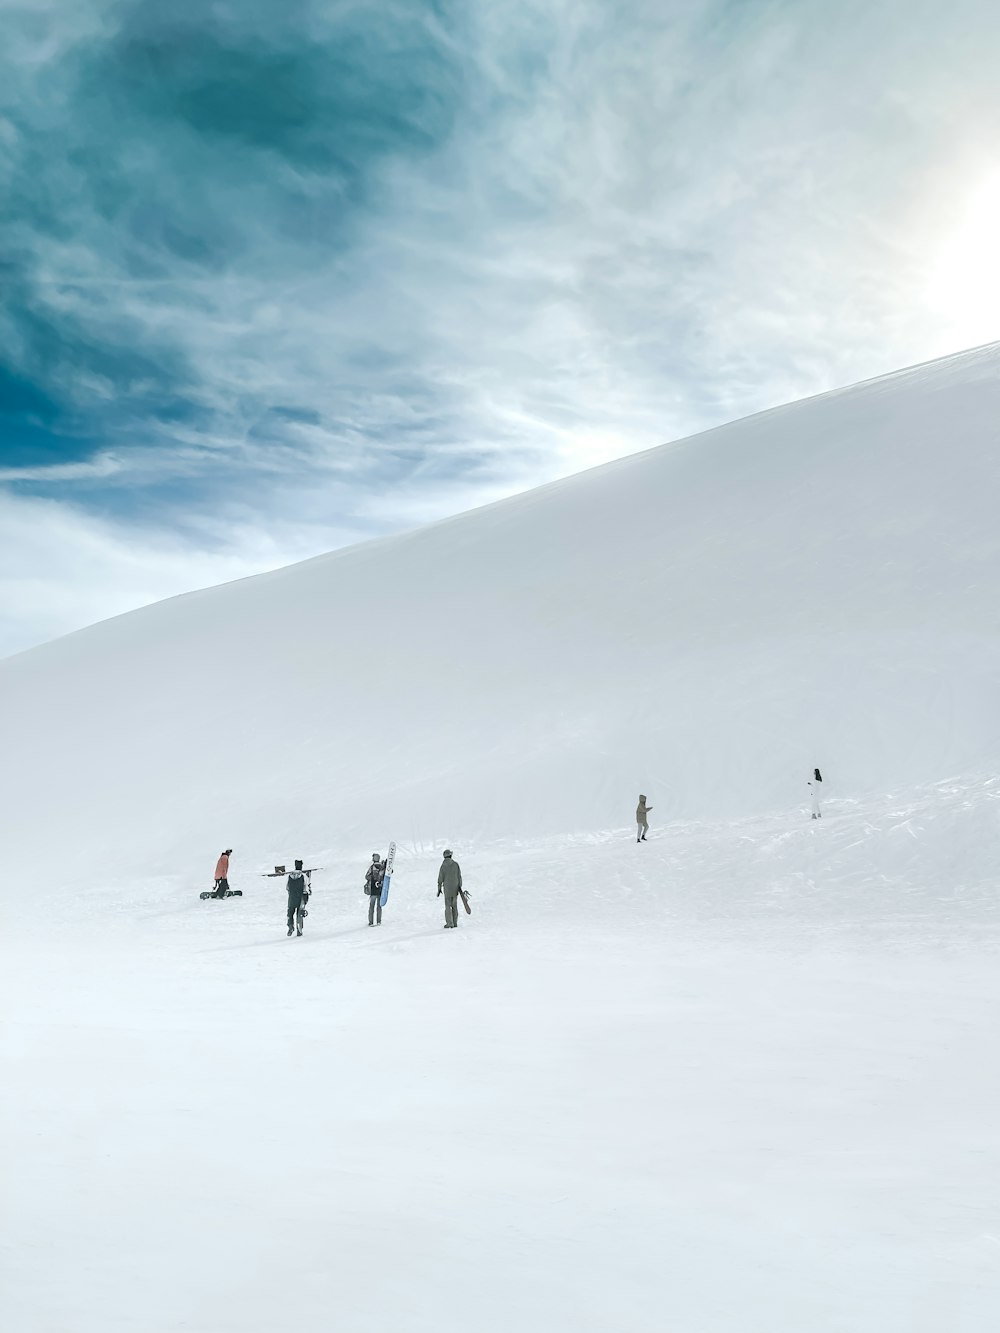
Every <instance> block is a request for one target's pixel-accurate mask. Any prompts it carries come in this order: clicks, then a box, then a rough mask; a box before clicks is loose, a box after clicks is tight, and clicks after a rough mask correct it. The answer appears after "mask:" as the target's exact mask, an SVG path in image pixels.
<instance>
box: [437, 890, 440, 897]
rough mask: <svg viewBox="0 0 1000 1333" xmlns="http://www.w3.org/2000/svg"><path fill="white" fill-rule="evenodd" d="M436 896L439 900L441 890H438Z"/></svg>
mask: <svg viewBox="0 0 1000 1333" xmlns="http://www.w3.org/2000/svg"><path fill="white" fill-rule="evenodd" d="M437 896H438V897H439V898H440V897H441V890H440V889H438V893H437Z"/></svg>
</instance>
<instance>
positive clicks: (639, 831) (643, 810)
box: [635, 796, 653, 842]
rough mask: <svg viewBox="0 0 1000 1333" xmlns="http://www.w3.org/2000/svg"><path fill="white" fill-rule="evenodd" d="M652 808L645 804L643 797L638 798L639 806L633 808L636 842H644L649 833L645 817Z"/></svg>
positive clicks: (647, 821)
mask: <svg viewBox="0 0 1000 1333" xmlns="http://www.w3.org/2000/svg"><path fill="white" fill-rule="evenodd" d="M652 808H653V807H652V806H651V805H647V804H646V798H645V796H640V797H639V804H638V805H637V806H636V808H635V827H636V839H635V840H636V842H645V841H646V834H647V833H648V832H649V820H648V819H647V818H646V816H647V814H648V813H649V811H650V810H652Z"/></svg>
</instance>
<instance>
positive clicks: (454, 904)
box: [444, 889, 458, 926]
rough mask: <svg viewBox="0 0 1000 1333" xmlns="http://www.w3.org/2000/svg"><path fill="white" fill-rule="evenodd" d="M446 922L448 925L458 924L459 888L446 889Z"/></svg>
mask: <svg viewBox="0 0 1000 1333" xmlns="http://www.w3.org/2000/svg"><path fill="white" fill-rule="evenodd" d="M444 924H445V925H446V926H457V925H458V889H445V891H444Z"/></svg>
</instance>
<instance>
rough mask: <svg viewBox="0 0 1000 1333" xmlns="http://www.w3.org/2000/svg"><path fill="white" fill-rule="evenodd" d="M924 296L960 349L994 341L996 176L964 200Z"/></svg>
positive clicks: (998, 310) (998, 262)
mask: <svg viewBox="0 0 1000 1333" xmlns="http://www.w3.org/2000/svg"><path fill="white" fill-rule="evenodd" d="M926 294H927V300H928V303H929V304H930V306H931V307H932V309H933V310H934V311H935V312H936V313H937V314H938V315H940V316H941V317H942V318H943V319H944V320H946V321H947V322H948V323H949V324H950V325H951V328H952V331H953V333H954V335H955V336H956V337H957V339H958V341H959V343H960V344H961V345H962V346H965V347H972V346H974V345H976V344H977V343H984V342H990V341H992V340H993V339H996V338H1000V173H997V174H995V175H993V176H990V177H988V178H987V179H986V180H985V181H983V182H982V183H981V184H980V185H979V187H978V188H977V189H976V190H975V191H974V192H973V194H972V195H971V196H970V197H969V200H968V203H967V204H966V207H965V210H964V212H963V214H962V215H961V217H960V220H959V223H958V225H957V226H956V227H955V229H954V231H952V232H951V234H950V235H949V236H948V238H947V239H946V241H945V243H944V244H943V245H942V247H941V249H940V251H939V252H938V254H937V257H936V259H935V260H934V263H933V266H932V268H931V272H930V276H929V280H928V284H927V293H926Z"/></svg>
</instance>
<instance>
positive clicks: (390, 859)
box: [378, 842, 396, 907]
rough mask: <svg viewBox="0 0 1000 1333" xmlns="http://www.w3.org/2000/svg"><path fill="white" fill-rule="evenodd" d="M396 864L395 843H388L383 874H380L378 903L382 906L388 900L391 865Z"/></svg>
mask: <svg viewBox="0 0 1000 1333" xmlns="http://www.w3.org/2000/svg"><path fill="white" fill-rule="evenodd" d="M395 864H396V844H395V843H394V842H390V843H389V852H388V855H387V856H386V858H385V874H384V875H383V876H382V892H381V894H380V895H379V900H378V905H379V907H384V906H385V905H386V903H387V902H388V900H389V885H390V883H391V882H392V867H393V866H394V865H395Z"/></svg>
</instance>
